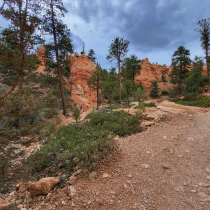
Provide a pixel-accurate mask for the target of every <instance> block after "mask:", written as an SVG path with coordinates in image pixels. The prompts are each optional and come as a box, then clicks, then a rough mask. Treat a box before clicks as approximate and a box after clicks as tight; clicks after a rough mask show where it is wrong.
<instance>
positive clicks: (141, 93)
mask: <svg viewBox="0 0 210 210" xmlns="http://www.w3.org/2000/svg"><path fill="white" fill-rule="evenodd" d="M134 97H135V100H137V101H138V102H139V105H140V103H141V102H143V101H144V100H145V99H146V98H147V96H146V93H145V90H144V89H142V88H140V87H138V88H137V90H136V92H135V93H134Z"/></svg>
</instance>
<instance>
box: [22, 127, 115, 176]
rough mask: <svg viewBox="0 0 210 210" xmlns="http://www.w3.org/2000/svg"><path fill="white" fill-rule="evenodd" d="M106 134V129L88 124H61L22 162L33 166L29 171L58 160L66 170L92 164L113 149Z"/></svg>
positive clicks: (93, 165) (111, 140)
mask: <svg viewBox="0 0 210 210" xmlns="http://www.w3.org/2000/svg"><path fill="white" fill-rule="evenodd" d="M109 134H110V132H109V131H106V130H103V129H99V128H98V127H97V126H95V127H94V126H89V125H88V124H70V125H68V126H62V127H60V129H59V130H58V132H57V133H56V134H55V135H53V136H52V138H51V139H49V140H48V141H47V142H46V145H44V146H43V147H42V148H41V149H40V150H38V151H37V152H36V153H35V154H32V155H31V156H30V157H29V158H28V160H27V164H26V165H27V166H28V167H33V168H34V170H33V173H37V172H40V171H43V170H44V169H45V168H47V167H50V166H53V165H58V164H59V163H63V165H64V167H65V169H66V171H69V172H70V171H73V168H74V167H75V166H78V167H80V168H87V167H96V166H97V165H98V164H99V162H100V160H102V159H104V158H105V157H107V155H108V154H110V153H111V152H112V151H114V149H115V148H116V144H115V143H114V141H113V139H112V138H110V137H108V136H109ZM56 169H58V167H57V168H56Z"/></svg>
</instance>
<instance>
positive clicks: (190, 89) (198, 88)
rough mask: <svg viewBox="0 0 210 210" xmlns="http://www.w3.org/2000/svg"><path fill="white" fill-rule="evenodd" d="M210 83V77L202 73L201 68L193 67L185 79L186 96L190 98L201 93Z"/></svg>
mask: <svg viewBox="0 0 210 210" xmlns="http://www.w3.org/2000/svg"><path fill="white" fill-rule="evenodd" d="M208 83H210V78H208V77H206V76H204V75H202V70H201V69H193V70H192V71H191V73H190V75H189V76H188V77H187V79H186V81H185V92H184V96H185V98H186V99H187V100H189V99H192V98H194V97H196V96H197V95H199V94H201V93H202V92H203V88H204V86H205V85H206V84H208Z"/></svg>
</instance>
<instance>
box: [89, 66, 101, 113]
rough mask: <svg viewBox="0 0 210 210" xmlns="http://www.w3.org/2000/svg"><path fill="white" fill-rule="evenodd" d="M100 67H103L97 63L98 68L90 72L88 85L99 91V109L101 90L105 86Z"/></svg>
mask: <svg viewBox="0 0 210 210" xmlns="http://www.w3.org/2000/svg"><path fill="white" fill-rule="evenodd" d="M100 69H101V67H100V65H99V64H98V63H97V64H96V68H95V69H94V70H92V71H91V72H90V77H89V78H88V80H87V84H88V86H89V87H90V88H91V89H93V90H96V92H97V110H98V109H99V90H101V89H102V87H103V83H102V79H101V72H100Z"/></svg>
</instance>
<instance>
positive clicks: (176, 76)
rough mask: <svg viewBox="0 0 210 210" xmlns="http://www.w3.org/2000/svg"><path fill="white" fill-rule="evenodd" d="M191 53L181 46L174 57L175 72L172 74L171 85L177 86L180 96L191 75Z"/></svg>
mask: <svg viewBox="0 0 210 210" xmlns="http://www.w3.org/2000/svg"><path fill="white" fill-rule="evenodd" d="M189 56H190V51H189V50H187V49H186V48H185V47H184V46H180V47H179V48H178V49H177V50H176V51H175V52H174V54H173V56H172V65H173V70H172V72H171V74H170V77H171V81H170V82H171V83H172V84H174V85H176V88H177V91H178V94H179V95H181V94H182V90H183V84H184V82H185V79H186V78H187V76H188V74H189V70H188V69H189V67H190V64H191V60H190V57H189Z"/></svg>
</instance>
